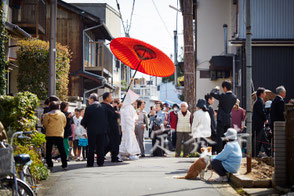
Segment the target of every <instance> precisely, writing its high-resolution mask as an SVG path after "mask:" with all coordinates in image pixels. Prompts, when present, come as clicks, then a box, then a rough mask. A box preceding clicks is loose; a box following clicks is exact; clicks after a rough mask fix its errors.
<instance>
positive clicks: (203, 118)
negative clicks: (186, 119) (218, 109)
mask: <svg viewBox="0 0 294 196" xmlns="http://www.w3.org/2000/svg"><path fill="white" fill-rule="evenodd" d="M210 125H211V119H210V116H209V113H208V112H204V111H203V110H197V111H196V112H195V113H194V119H193V123H192V136H193V138H201V137H204V138H205V137H210V136H211V126H210Z"/></svg>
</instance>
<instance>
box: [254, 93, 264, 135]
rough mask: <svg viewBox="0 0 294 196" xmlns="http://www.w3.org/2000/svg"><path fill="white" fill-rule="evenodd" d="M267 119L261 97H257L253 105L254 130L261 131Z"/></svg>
mask: <svg viewBox="0 0 294 196" xmlns="http://www.w3.org/2000/svg"><path fill="white" fill-rule="evenodd" d="M265 121H266V115H265V111H264V104H263V101H262V99H261V98H260V97H257V99H256V101H255V103H254V105H253V114H252V128H253V130H254V131H260V130H261V129H262V128H263V127H264V122H265Z"/></svg>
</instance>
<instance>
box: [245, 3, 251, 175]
mask: <svg viewBox="0 0 294 196" xmlns="http://www.w3.org/2000/svg"><path fill="white" fill-rule="evenodd" d="M251 36H252V33H251V18H250V0H246V47H245V50H246V114H247V133H248V134H249V136H248V138H247V173H249V172H251V160H252V111H251V93H252V86H251V80H252V47H251Z"/></svg>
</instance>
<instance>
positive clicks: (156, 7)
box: [152, 0, 173, 39]
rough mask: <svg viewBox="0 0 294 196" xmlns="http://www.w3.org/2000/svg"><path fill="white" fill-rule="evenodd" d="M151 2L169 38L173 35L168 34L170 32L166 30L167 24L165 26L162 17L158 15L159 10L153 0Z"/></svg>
mask: <svg viewBox="0 0 294 196" xmlns="http://www.w3.org/2000/svg"><path fill="white" fill-rule="evenodd" d="M152 3H153V5H154V8H155V10H156V12H157V14H158V16H159V18H160V20H161V22H162V24H163V26H164V28H165V30H166V32H167V33H168V35H169V36H170V38H171V39H172V38H173V37H172V35H171V34H170V32H169V30H168V28H167V26H166V24H165V22H164V20H163V18H162V17H161V15H160V13H159V10H158V9H157V6H156V4H155V2H154V0H152Z"/></svg>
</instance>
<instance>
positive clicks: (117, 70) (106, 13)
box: [72, 1, 126, 97]
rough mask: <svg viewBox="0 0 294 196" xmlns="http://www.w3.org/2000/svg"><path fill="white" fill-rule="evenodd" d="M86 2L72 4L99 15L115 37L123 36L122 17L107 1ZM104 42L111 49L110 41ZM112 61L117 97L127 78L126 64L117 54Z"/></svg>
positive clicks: (115, 94)
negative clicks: (118, 58)
mask: <svg viewBox="0 0 294 196" xmlns="http://www.w3.org/2000/svg"><path fill="white" fill-rule="evenodd" d="M86 2H87V1H81V3H73V4H72V5H74V6H77V7H79V8H80V9H82V10H85V11H86V12H88V13H91V14H93V15H95V16H97V17H99V18H100V20H101V22H103V23H104V24H105V25H106V27H107V29H108V30H109V31H110V32H111V35H112V37H113V38H117V37H121V19H120V15H119V13H118V12H117V11H116V10H115V9H114V8H112V7H111V6H109V5H108V4H106V3H86ZM104 44H105V46H106V47H107V49H108V50H109V41H107V40H106V41H105V42H104ZM106 47H105V50H106ZM109 51H110V50H109ZM109 60H110V59H109ZM112 61H113V68H112V70H113V71H112V79H113V85H114V88H115V90H114V91H113V94H114V96H115V97H120V94H121V80H125V76H126V71H125V66H124V65H122V64H121V62H120V61H119V60H117V59H116V58H115V56H113V58H112Z"/></svg>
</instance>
